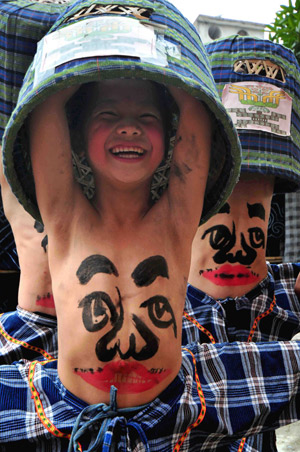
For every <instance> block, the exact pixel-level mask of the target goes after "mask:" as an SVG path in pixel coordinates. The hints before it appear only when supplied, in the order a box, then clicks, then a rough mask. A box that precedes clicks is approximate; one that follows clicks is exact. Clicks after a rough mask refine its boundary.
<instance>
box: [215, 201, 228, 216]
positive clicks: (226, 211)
mask: <svg viewBox="0 0 300 452" xmlns="http://www.w3.org/2000/svg"><path fill="white" fill-rule="evenodd" d="M218 213H228V214H229V213H230V205H229V204H228V202H225V204H224V205H223V206H222V207H221V209H220V210H219V212H218Z"/></svg>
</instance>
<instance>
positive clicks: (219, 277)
mask: <svg viewBox="0 0 300 452" xmlns="http://www.w3.org/2000/svg"><path fill="white" fill-rule="evenodd" d="M201 276H203V277H204V278H206V279H208V280H209V281H211V282H213V283H214V284H216V285H217V286H244V285H247V284H252V283H254V282H256V281H258V280H259V275H258V274H256V273H254V272H253V271H252V270H250V269H249V268H247V267H244V266H243V265H230V264H225V265H222V266H221V267H220V268H218V269H216V270H205V271H203V272H201Z"/></svg>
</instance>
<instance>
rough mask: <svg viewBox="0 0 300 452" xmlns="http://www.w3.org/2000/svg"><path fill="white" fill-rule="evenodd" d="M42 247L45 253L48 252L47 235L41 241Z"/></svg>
mask: <svg viewBox="0 0 300 452" xmlns="http://www.w3.org/2000/svg"><path fill="white" fill-rule="evenodd" d="M41 245H42V248H43V250H44V251H45V253H46V252H47V246H48V235H45V237H44V238H43V240H42V241H41Z"/></svg>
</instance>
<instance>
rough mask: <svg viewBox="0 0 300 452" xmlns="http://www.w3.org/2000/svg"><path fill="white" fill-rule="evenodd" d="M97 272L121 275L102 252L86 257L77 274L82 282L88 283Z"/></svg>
mask: <svg viewBox="0 0 300 452" xmlns="http://www.w3.org/2000/svg"><path fill="white" fill-rule="evenodd" d="M96 273H107V274H109V275H115V276H119V273H118V270H117V269H116V267H115V266H114V264H113V263H112V262H111V261H110V260H109V259H108V258H107V257H105V256H102V255H101V254H93V255H91V256H89V257H87V258H86V259H84V260H83V261H82V262H81V264H80V265H79V267H78V270H77V272H76V276H77V278H78V279H79V282H80V284H87V283H88V282H89V281H90V279H91V278H92V277H93V276H94V275H95V274H96Z"/></svg>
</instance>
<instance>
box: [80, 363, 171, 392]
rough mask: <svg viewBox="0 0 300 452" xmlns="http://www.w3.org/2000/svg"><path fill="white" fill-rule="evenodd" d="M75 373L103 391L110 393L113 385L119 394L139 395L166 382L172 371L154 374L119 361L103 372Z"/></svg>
mask: <svg viewBox="0 0 300 452" xmlns="http://www.w3.org/2000/svg"><path fill="white" fill-rule="evenodd" d="M74 372H75V373H76V374H77V375H79V376H80V377H81V378H82V379H83V380H84V381H86V382H87V383H89V384H90V385H92V386H95V388H97V389H99V390H101V391H105V392H109V391H110V387H111V385H114V386H115V387H116V388H117V389H118V393H119V394H138V393H140V392H144V391H147V390H149V389H152V388H153V387H154V386H155V385H157V384H158V383H160V382H161V381H162V380H164V379H165V378H166V377H167V376H168V375H169V374H170V373H171V370H163V371H162V372H161V373H152V372H151V371H148V370H147V369H146V367H145V366H143V365H141V364H139V363H137V362H129V363H125V362H124V361H117V362H112V363H109V364H107V365H106V366H104V367H103V369H102V370H96V371H91V370H90V369H87V370H84V369H75V370H74Z"/></svg>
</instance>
